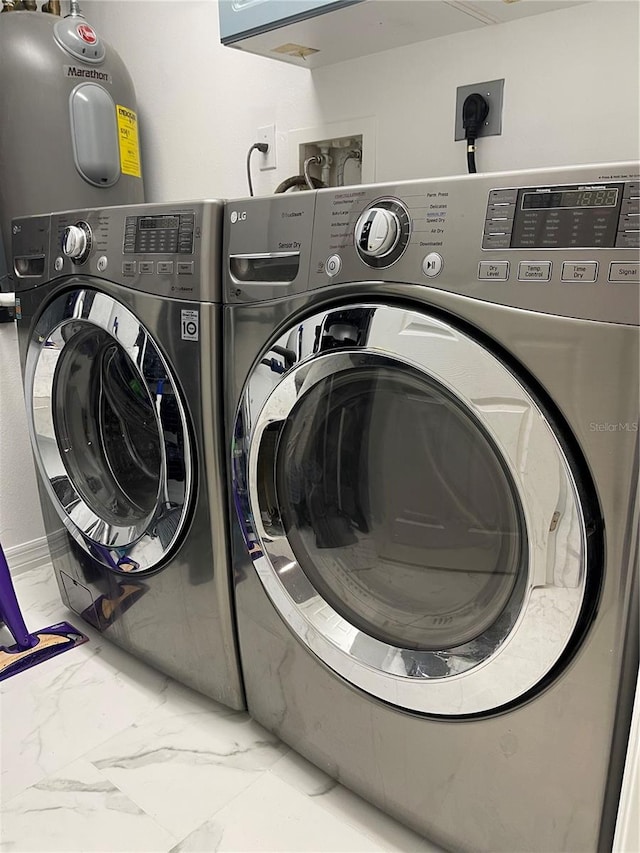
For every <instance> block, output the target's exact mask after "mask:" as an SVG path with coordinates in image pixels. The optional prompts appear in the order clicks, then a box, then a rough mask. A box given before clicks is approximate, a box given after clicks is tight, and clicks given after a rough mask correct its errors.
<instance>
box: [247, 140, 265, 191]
mask: <svg viewBox="0 0 640 853" xmlns="http://www.w3.org/2000/svg"><path fill="white" fill-rule="evenodd" d="M256 149H257V150H258V151H260V152H261V153H262V154H266V153H267V151H268V150H269V146H268V145H267V143H266V142H254V143H253V145H252V146H251V148H250V149H249V150H248V151H247V183H248V184H249V195H251V196H252V195H253V183H252V181H251V155H252V154H253V152H254V151H255V150H256Z"/></svg>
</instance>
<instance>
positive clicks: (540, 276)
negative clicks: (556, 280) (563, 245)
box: [518, 261, 551, 281]
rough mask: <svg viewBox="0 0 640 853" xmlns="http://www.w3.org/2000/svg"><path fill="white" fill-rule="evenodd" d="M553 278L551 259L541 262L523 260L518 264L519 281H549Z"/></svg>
mask: <svg viewBox="0 0 640 853" xmlns="http://www.w3.org/2000/svg"><path fill="white" fill-rule="evenodd" d="M550 278H551V261H542V263H540V264H534V263H531V262H529V263H527V262H524V261H522V262H521V263H520V264H519V265H518V281H549V279H550Z"/></svg>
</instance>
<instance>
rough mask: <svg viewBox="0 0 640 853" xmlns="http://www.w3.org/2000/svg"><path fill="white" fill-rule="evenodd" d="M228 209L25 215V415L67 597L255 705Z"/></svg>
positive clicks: (184, 669) (92, 616)
mask: <svg viewBox="0 0 640 853" xmlns="http://www.w3.org/2000/svg"><path fill="white" fill-rule="evenodd" d="M222 211H223V203H222V202H219V201H207V202H196V203H188V204H162V205H157V204H153V205H149V204H145V205H135V206H123V207H112V208H104V209H92V210H81V211H71V212H65V213H58V214H52V215H51V216H40V217H28V218H23V219H18V220H15V221H14V223H13V235H14V236H13V266H14V274H15V283H16V288H17V297H18V309H17V320H18V335H19V343H20V354H21V364H22V369H23V378H24V387H25V398H26V404H27V420H28V424H29V430H30V434H31V441H32V446H33V452H34V457H35V460H36V463H37V473H38V484H39V489H40V497H41V504H42V510H43V515H44V520H45V527H46V531H47V536H48V540H49V545H50V550H51V555H52V560H53V566H54V570H55V574H56V578H57V581H58V585H59V588H60V594H61V596H62V599H63V601H64V602H65V603H66V604H67V605H68V606H69V607H70V608H71V609H72V610H74V611H76V612H77V613H79V614H80V615H81V616H82V617H83V618H84V619H85V620H86V621H87V622H89V623H90V624H92V625H93V626H94V627H95V628H97V629H98V630H99V631H101V632H103V633H104V635H105V636H106V637H108V638H110V639H112V640H113V641H114V642H116V643H117V644H118V645H120V646H122V647H123V648H125V649H127V650H129V651H130V652H132V653H133V654H135V655H136V656H138V657H140V658H142V659H144V660H146V661H148V662H149V663H151V664H153V665H154V666H156V667H157V668H159V669H160V670H162V671H164V672H166V673H167V674H169V675H171V676H173V677H174V678H176V679H178V680H179V681H181V682H183V683H184V684H187V685H189V686H190V687H193V688H194V689H196V690H199V691H201V692H203V693H206V694H208V695H209V696H212V697H213V698H214V699H217V700H218V701H220V702H223V703H224V704H226V705H229V706H231V707H233V708H242V707H244V696H243V690H242V684H241V679H240V673H239V666H238V657H237V650H236V641H235V634H234V627H233V617H232V612H231V594H230V578H229V571H228V536H227V516H226V511H225V497H224V496H225V486H224V459H223V450H222V442H221V429H222V413H221V401H220V382H221V361H220V358H221V339H220V336H221V312H222V307H221V283H220V248H221V228H222Z"/></svg>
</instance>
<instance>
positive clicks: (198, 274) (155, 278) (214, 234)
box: [13, 200, 224, 302]
mask: <svg viewBox="0 0 640 853" xmlns="http://www.w3.org/2000/svg"><path fill="white" fill-rule="evenodd" d="M223 212H224V203H223V202H222V201H217V200H207V201H199V202H191V203H187V204H185V203H177V204H176V203H166V204H141V205H122V206H115V207H108V208H93V209H88V210H76V211H67V212H62V213H53V214H51V215H50V216H45V217H23V218H21V219H18V220H16V221H15V225H14V229H15V230H14V241H13V257H14V264H13V269H14V272H15V278H16V290H25V289H29V288H31V287H37V286H39V285H40V284H42V283H44V282H45V281H47V280H48V279H56V278H60V277H63V276H66V275H77V276H80V275H82V276H87V277H91V276H95V277H99V278H102V279H105V278H108V279H109V281H111V282H113V283H115V284H120V285H123V286H125V287H129V288H132V289H134V290H140V291H143V292H146V293H156V294H158V295H162V296H172V297H174V298H176V299H189V300H191V299H192V300H194V301H207V302H218V301H221V300H222V284H221V264H220V262H219V261H218V260H217V259H218V255H219V251H220V250H219V246H220V234H221V230H222V218H223ZM44 247H46V248H44ZM203 258H204V260H203Z"/></svg>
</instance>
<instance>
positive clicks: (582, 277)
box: [562, 261, 598, 281]
mask: <svg viewBox="0 0 640 853" xmlns="http://www.w3.org/2000/svg"><path fill="white" fill-rule="evenodd" d="M597 278H598V264H597V263H596V262H595V261H589V262H588V263H584V264H570V263H564V264H562V281H595V280H596V279H597Z"/></svg>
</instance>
